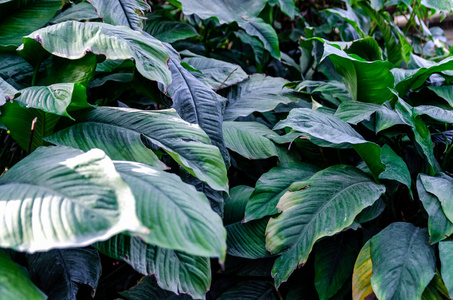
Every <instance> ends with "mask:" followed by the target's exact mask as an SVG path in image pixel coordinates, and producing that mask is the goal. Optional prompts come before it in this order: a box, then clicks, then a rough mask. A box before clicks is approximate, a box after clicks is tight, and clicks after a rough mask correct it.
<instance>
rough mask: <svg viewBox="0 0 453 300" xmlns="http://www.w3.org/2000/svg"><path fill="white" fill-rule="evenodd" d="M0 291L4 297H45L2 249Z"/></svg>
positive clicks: (32, 299) (37, 299) (38, 298)
mask: <svg viewBox="0 0 453 300" xmlns="http://www.w3.org/2000/svg"><path fill="white" fill-rule="evenodd" d="M0 293H1V295H2V298H5V299H29V300H43V299H47V296H46V295H45V294H44V293H43V292H42V291H41V290H39V289H38V288H37V287H36V286H35V285H34V284H33V283H32V282H31V280H30V278H29V277H28V276H27V275H26V274H25V272H24V271H23V270H22V269H21V268H20V267H19V266H18V265H16V264H15V263H14V262H13V261H11V260H10V259H9V258H8V256H6V254H5V253H4V252H3V251H2V250H0Z"/></svg>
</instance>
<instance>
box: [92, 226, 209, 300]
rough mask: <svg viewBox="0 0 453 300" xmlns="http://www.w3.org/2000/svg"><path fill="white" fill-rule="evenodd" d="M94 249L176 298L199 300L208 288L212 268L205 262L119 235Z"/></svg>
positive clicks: (98, 244)
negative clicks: (149, 277)
mask: <svg viewBox="0 0 453 300" xmlns="http://www.w3.org/2000/svg"><path fill="white" fill-rule="evenodd" d="M94 247H95V248H96V249H98V250H99V251H100V252H102V253H104V254H105V255H108V256H110V257H112V258H114V259H121V260H123V261H125V262H126V263H128V264H129V265H131V267H132V268H134V269H135V270H136V271H137V272H139V273H141V274H143V275H154V276H155V277H156V280H157V284H158V285H159V286H160V287H161V288H163V289H165V290H168V291H172V292H174V293H176V294H179V293H186V294H190V295H192V296H193V297H194V298H196V299H200V298H203V297H204V294H205V293H206V291H207V290H208V288H209V286H210V284H211V264H210V262H209V259H207V258H202V257H196V256H192V255H189V254H186V253H184V252H181V251H174V250H169V249H165V248H160V247H157V246H153V245H150V244H146V243H145V242H143V241H142V240H141V239H140V238H137V237H130V236H127V235H122V234H121V235H116V236H114V237H112V238H111V239H109V240H107V241H105V242H100V243H96V244H95V245H94Z"/></svg>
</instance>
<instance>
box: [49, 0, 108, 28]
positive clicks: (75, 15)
mask: <svg viewBox="0 0 453 300" xmlns="http://www.w3.org/2000/svg"><path fill="white" fill-rule="evenodd" d="M95 19H99V16H98V14H97V13H96V10H95V9H94V7H93V6H92V5H91V4H90V3H88V2H80V3H77V4H75V3H73V4H72V5H71V7H69V8H68V9H66V10H65V11H64V12H61V13H59V14H58V15H57V16H56V17H55V18H53V19H52V20H50V23H52V24H55V23H62V22H66V21H86V20H95Z"/></svg>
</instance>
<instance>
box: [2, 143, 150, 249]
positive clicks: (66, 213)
mask: <svg viewBox="0 0 453 300" xmlns="http://www.w3.org/2000/svg"><path fill="white" fill-rule="evenodd" d="M0 193H1V194H2V199H1V201H0V207H1V209H0V222H1V223H2V226H1V227H2V228H3V230H2V231H1V232H0V246H1V247H7V248H14V249H17V250H19V251H27V252H35V251H46V250H49V249H52V248H62V247H77V246H84V245H89V244H91V243H93V242H95V241H99V240H105V239H107V238H109V237H110V236H112V235H114V234H116V233H119V232H122V231H125V230H130V231H132V232H134V231H136V232H142V231H144V230H145V229H144V228H143V226H141V225H140V222H139V220H138V218H137V217H136V214H135V210H134V209H135V199H134V196H133V195H132V193H131V191H130V189H129V187H128V186H127V184H126V183H125V182H124V181H123V180H122V179H121V177H120V175H119V174H118V173H117V172H116V171H115V167H114V165H113V163H112V161H111V160H110V159H109V158H108V157H107V156H106V155H105V153H104V152H102V151H101V150H99V149H95V150H91V151H89V152H87V153H84V152H82V151H80V150H76V149H72V148H69V147H43V148H39V149H37V150H35V151H34V152H33V153H32V154H30V155H29V156H27V157H26V158H25V159H23V160H21V161H20V162H19V163H17V164H16V165H15V166H14V167H13V168H11V169H10V170H8V172H6V173H5V174H4V175H3V176H2V177H1V179H0Z"/></svg>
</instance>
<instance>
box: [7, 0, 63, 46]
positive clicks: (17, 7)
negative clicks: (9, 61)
mask: <svg viewBox="0 0 453 300" xmlns="http://www.w3.org/2000/svg"><path fill="white" fill-rule="evenodd" d="M62 7H63V2H62V1H61V0H37V1H14V3H6V4H2V3H0V11H1V14H0V16H1V21H0V48H1V47H6V49H7V50H14V49H15V48H17V47H18V46H19V45H20V44H21V43H22V37H23V36H25V35H27V34H30V33H31V32H33V31H35V30H38V29H39V28H41V27H43V26H44V25H46V24H47V22H49V21H50V19H52V17H53V16H54V15H55V13H56V12H57V11H58V10H59V9H61V8H62Z"/></svg>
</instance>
